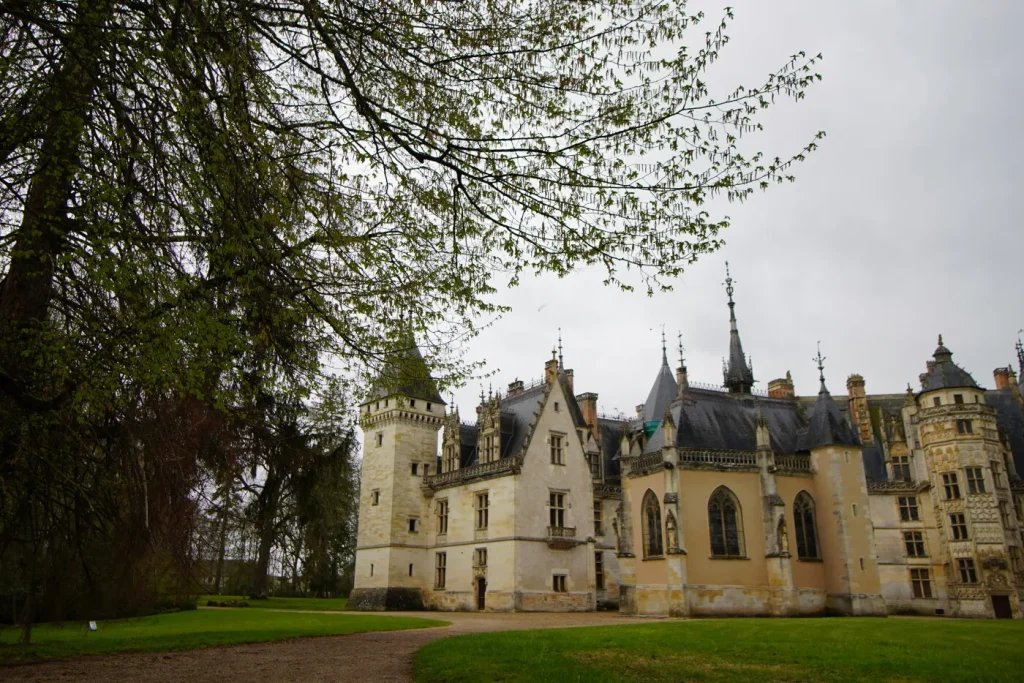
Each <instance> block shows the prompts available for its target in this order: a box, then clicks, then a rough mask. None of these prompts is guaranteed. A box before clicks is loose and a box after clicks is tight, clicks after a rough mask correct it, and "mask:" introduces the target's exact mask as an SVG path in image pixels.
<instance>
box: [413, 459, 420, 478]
mask: <svg viewBox="0 0 1024 683" xmlns="http://www.w3.org/2000/svg"><path fill="white" fill-rule="evenodd" d="M412 473H413V475H417V474H419V473H420V464H419V463H418V462H414V463H413V464H412Z"/></svg>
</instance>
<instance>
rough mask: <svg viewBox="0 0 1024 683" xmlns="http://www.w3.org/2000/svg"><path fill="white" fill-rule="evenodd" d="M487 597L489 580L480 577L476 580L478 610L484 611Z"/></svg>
mask: <svg viewBox="0 0 1024 683" xmlns="http://www.w3.org/2000/svg"><path fill="white" fill-rule="evenodd" d="M486 595H487V579H485V578H484V577H482V576H481V577H480V578H479V579H477V580H476V608H477V609H478V610H480V611H483V609H484V600H485V596H486Z"/></svg>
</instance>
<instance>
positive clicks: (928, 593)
mask: <svg viewBox="0 0 1024 683" xmlns="http://www.w3.org/2000/svg"><path fill="white" fill-rule="evenodd" d="M910 583H911V585H912V586H913V587H914V597H915V598H930V597H932V580H931V576H929V573H928V570H927V569H917V568H915V569H911V570H910Z"/></svg>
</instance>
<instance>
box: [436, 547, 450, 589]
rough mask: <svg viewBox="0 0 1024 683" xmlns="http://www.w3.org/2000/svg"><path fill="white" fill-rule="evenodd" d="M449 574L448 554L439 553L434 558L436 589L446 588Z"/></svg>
mask: <svg viewBox="0 0 1024 683" xmlns="http://www.w3.org/2000/svg"><path fill="white" fill-rule="evenodd" d="M447 574H448V553H437V554H436V555H435V556H434V588H444V584H445V580H446V579H447V578H448V577H447Z"/></svg>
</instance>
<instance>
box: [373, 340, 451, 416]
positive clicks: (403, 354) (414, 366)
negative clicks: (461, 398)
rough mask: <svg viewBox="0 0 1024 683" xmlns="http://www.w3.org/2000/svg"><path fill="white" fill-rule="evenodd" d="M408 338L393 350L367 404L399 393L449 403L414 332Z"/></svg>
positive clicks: (442, 403) (374, 384)
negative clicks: (432, 374)
mask: <svg viewBox="0 0 1024 683" xmlns="http://www.w3.org/2000/svg"><path fill="white" fill-rule="evenodd" d="M406 341H407V343H406V344H403V345H401V346H400V347H399V348H397V349H395V350H394V351H392V352H391V354H390V355H389V358H388V361H387V363H386V364H385V366H384V370H383V371H382V372H381V374H380V375H379V376H378V377H377V379H376V380H375V381H374V383H373V387H372V388H371V389H370V392H369V393H368V394H367V397H366V399H365V400H364V401H363V405H365V404H367V403H369V402H371V401H376V400H379V399H382V398H385V397H387V396H394V395H396V394H401V395H403V396H408V397H409V398H419V399H423V400H424V401H430V402H432V403H439V404H441V405H445V402H444V399H443V398H441V393H440V392H439V391H438V390H437V382H436V381H435V380H434V378H433V377H432V376H431V374H430V370H429V369H428V368H427V362H426V361H425V360H424V359H423V354H422V353H420V349H419V347H418V346H417V345H416V342H415V340H414V339H413V338H412V336H411V335H410V336H409V337H408V338H407V340H406Z"/></svg>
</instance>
